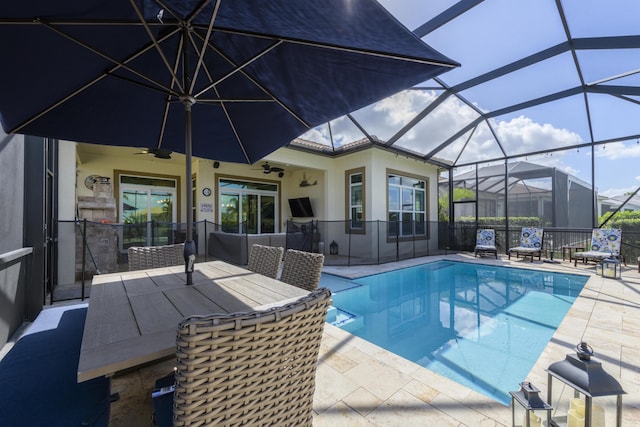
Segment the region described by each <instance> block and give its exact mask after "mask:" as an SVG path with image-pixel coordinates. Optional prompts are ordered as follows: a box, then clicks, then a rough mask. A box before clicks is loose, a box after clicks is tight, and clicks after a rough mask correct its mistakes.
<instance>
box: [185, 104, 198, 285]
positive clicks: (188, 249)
mask: <svg viewBox="0 0 640 427" xmlns="http://www.w3.org/2000/svg"><path fill="white" fill-rule="evenodd" d="M182 102H183V103H184V113H185V132H184V145H185V151H184V152H185V163H186V165H185V169H186V172H185V173H186V180H187V185H186V187H187V237H186V240H185V242H184V262H185V266H184V267H185V273H186V274H187V285H193V267H194V264H195V262H196V244H195V242H194V241H193V180H192V178H191V175H192V173H191V158H192V155H191V106H192V105H193V104H194V103H195V100H194V99H193V98H192V97H185V98H184V99H183V100H182Z"/></svg>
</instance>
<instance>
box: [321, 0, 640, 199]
mask: <svg viewBox="0 0 640 427" xmlns="http://www.w3.org/2000/svg"><path fill="white" fill-rule="evenodd" d="M379 1H380V3H381V4H382V5H383V6H384V7H386V8H387V10H389V11H390V12H391V13H392V14H393V15H394V16H395V17H396V18H397V19H398V20H400V21H401V22H402V23H403V24H404V25H405V26H406V27H408V28H409V29H411V30H415V29H416V28H418V27H420V26H421V25H422V24H423V23H425V22H428V21H429V20H430V19H431V18H433V17H434V16H436V15H438V14H439V13H440V12H442V11H443V10H446V9H447V8H449V7H451V6H452V5H453V4H455V3H456V2H454V1H450V0H429V1H425V0H379ZM562 5H563V7H564V12H565V16H566V18H567V23H568V30H569V33H570V34H571V36H573V37H596V36H597V37H599V36H619V35H635V34H637V32H638V24H637V21H638V17H640V13H639V12H640V3H638V2H637V1H636V0H612V1H608V2H606V3H605V2H602V1H596V0H581V1H575V0H574V1H564V2H563V3H562ZM423 40H424V41H425V42H426V43H427V44H429V45H430V46H431V47H433V48H434V49H436V50H438V51H439V52H441V53H443V54H444V55H446V56H448V57H450V58H452V59H454V60H456V61H458V62H460V63H461V64H462V65H461V67H460V68H458V69H455V70H452V71H449V72H447V73H444V74H442V75H441V76H440V79H441V80H442V81H443V82H444V83H445V84H446V85H448V86H453V85H456V84H459V83H461V82H465V81H467V80H469V79H471V78H473V77H476V76H478V75H482V74H483V73H485V72H488V71H491V70H493V69H495V68H497V67H501V66H504V65H507V64H509V63H511V62H513V61H516V60H518V59H521V58H523V57H526V56H528V55H531V54H534V53H536V52H539V51H541V50H544V49H547V48H550V47H552V46H555V45H557V44H559V43H562V42H565V41H566V34H565V30H564V28H563V26H562V22H561V19H560V16H559V13H558V9H557V7H556V4H555V1H553V0H518V1H513V0H485V1H484V2H482V3H480V4H479V5H478V6H476V7H474V8H473V9H471V10H469V11H467V12H466V13H465V14H464V15H463V16H460V17H458V18H456V19H455V20H452V21H450V22H448V23H446V24H445V25H443V26H442V27H440V28H438V29H436V30H434V31H432V32H431V33H429V34H427V35H426V36H425V37H424V38H423ZM576 56H577V60H578V63H579V66H580V68H579V69H577V68H576V66H575V63H574V58H573V56H572V54H571V52H564V53H562V54H559V55H556V56H553V57H551V58H549V59H547V60H545V61H542V62H540V63H537V64H534V65H532V66H529V67H527V68H524V69H521V70H518V71H516V72H514V73H511V74H507V75H505V76H502V77H499V78H496V79H494V80H490V81H488V82H485V83H483V84H481V85H478V86H475V87H471V88H470V89H468V90H465V91H463V92H462V93H461V94H462V96H464V97H465V98H466V100H468V101H469V102H471V103H472V104H473V105H474V106H475V107H476V108H478V109H479V110H481V111H484V112H489V111H494V110H496V109H501V108H504V107H509V106H511V105H515V104H518V103H520V102H523V101H527V100H529V99H533V98H537V97H541V96H545V95H549V94H553V93H556V92H559V91H563V90H566V89H569V88H573V87H577V86H579V85H580V73H581V74H582V77H583V79H584V81H585V82H586V83H598V82H600V84H607V85H621V86H634V87H637V86H640V73H639V71H640V49H618V50H613V49H598V50H579V51H577V53H576ZM435 86H436V84H435V83H434V82H425V83H424V84H423V85H420V87H422V88H423V89H422V90H412V91H406V92H403V93H401V94H397V95H395V96H393V97H391V98H388V99H385V100H383V101H381V102H379V103H377V104H374V105H372V106H369V107H366V108H364V109H362V110H360V111H357V112H354V113H353V116H354V117H355V118H356V120H358V121H359V122H360V123H361V124H363V126H364V127H365V128H366V129H367V131H368V132H369V134H372V135H376V136H378V137H379V138H381V139H387V138H389V137H391V136H392V135H394V134H395V132H397V131H398V130H399V129H400V128H401V127H402V126H404V125H405V124H406V123H408V122H409V121H410V120H411V119H412V118H413V117H415V115H416V114H417V113H418V112H420V111H422V109H424V107H425V106H427V105H428V104H429V103H430V102H432V101H433V100H434V99H436V98H437V96H438V95H439V94H440V91H437V90H434V88H435ZM587 108H588V109H589V112H590V114H591V125H592V130H593V139H594V140H595V141H606V140H609V139H616V138H623V140H622V141H620V142H609V143H607V144H605V145H601V146H597V147H596V149H595V151H594V152H593V153H592V151H591V149H590V148H589V147H583V148H579V149H578V148H576V147H577V146H579V145H580V144H584V143H588V142H590V141H591V139H592V137H591V134H590V132H589V127H588V121H587V117H588V115H587V112H586V111H587ZM477 117H478V114H477V112H475V111H474V110H473V109H472V108H470V107H469V106H467V105H465V104H464V103H462V102H460V101H459V100H458V99H456V98H454V97H450V98H448V99H447V100H446V101H445V102H444V103H443V104H442V105H441V106H440V107H438V108H437V109H436V110H434V112H433V113H431V114H430V115H429V116H427V118H426V119H425V120H423V121H422V122H421V123H420V124H419V125H418V126H416V127H415V128H414V129H412V130H411V131H410V132H408V133H407V134H406V135H404V136H403V137H401V138H400V139H399V140H398V142H397V145H398V146H401V147H404V148H408V149H411V150H414V151H417V152H419V153H422V154H426V153H429V152H430V151H431V150H432V149H434V148H435V147H437V146H438V145H439V144H441V143H442V142H443V141H446V140H447V139H448V138H450V137H451V136H452V135H453V134H455V133H456V132H457V131H458V130H459V129H461V128H463V127H464V126H465V125H467V124H469V123H471V122H472V121H473V120H474V119H475V118H477ZM639 117H640V97H638V96H627V97H626V99H622V98H620V97H615V96H612V95H606V94H589V95H587V102H585V96H584V95H583V94H582V93H580V94H577V95H575V96H571V97H568V98H564V99H560V100H557V101H554V102H549V103H545V104H542V105H538V106H535V107H532V108H527V109H521V110H517V111H514V112H510V113H508V114H505V115H501V116H497V117H495V118H493V119H491V125H492V127H493V130H494V132H495V134H497V135H498V137H499V138H500V141H501V142H502V143H503V148H504V149H505V151H507V154H508V155H518V154H521V153H527V152H535V151H540V150H546V149H554V148H558V147H574V148H570V149H567V150H565V151H561V152H555V153H553V154H552V155H549V154H547V155H542V156H531V155H529V156H523V157H522V159H523V160H527V161H531V162H535V163H540V164H545V165H550V166H555V167H558V168H560V169H562V170H565V171H567V172H569V173H571V174H572V175H575V176H577V177H578V178H580V179H582V180H584V181H586V182H588V183H590V182H591V168H592V162H591V160H592V157H593V156H595V160H596V162H595V165H596V166H595V177H596V187H597V188H598V191H599V193H600V194H605V195H619V194H624V193H625V192H628V191H634V190H635V189H636V188H638V186H640V168H638V163H639V161H640V143H638V138H637V137H636V136H637V135H640V120H638V118H639ZM331 131H332V134H333V136H334V139H335V138H337V139H338V140H339V142H340V141H342V142H343V143H346V142H350V141H354V140H357V139H360V138H362V137H363V136H364V135H362V133H361V132H360V131H359V130H358V129H357V128H356V127H355V126H354V125H353V124H352V123H350V122H349V121H348V120H345V119H338V120H336V121H334V122H333V123H332V129H331ZM323 133H324V135H323ZM310 134H314V135H313V136H309V137H310V139H313V140H316V141H319V142H320V141H325V142H326V141H328V129H326V128H319V129H316V130H314V131H313V132H311V133H310ZM462 148H464V151H463V153H462V154H461V155H460V154H459V153H460V150H461V149H462ZM499 155H500V148H499V147H498V145H497V143H496V142H495V138H494V137H493V134H492V132H491V130H490V129H489V127H488V126H486V125H480V126H478V127H477V128H476V129H475V130H474V131H473V132H472V133H471V132H469V133H467V134H466V135H464V136H463V137H462V138H460V139H459V140H457V141H454V142H453V144H451V146H450V147H448V148H446V149H444V150H442V151H440V152H438V154H437V155H436V157H439V158H443V159H446V160H449V161H455V160H457V161H458V163H465V162H472V161H477V160H481V159H491V158H496V156H499ZM458 156H459V157H458Z"/></svg>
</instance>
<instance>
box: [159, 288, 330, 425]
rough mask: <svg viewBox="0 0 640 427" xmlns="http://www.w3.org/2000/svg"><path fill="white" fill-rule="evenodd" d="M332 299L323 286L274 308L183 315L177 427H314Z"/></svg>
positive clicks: (179, 338)
mask: <svg viewBox="0 0 640 427" xmlns="http://www.w3.org/2000/svg"><path fill="white" fill-rule="evenodd" d="M330 304H331V292H330V291H329V290H328V289H326V288H321V289H318V290H316V291H315V292H312V293H310V294H308V295H306V296H304V297H302V298H300V299H298V300H296V301H295V302H292V303H290V304H287V305H285V306H282V307H276V308H272V309H270V310H265V311H254V312H249V313H232V314H214V315H208V316H192V317H188V318H186V319H185V320H183V321H182V322H181V324H180V326H179V327H178V333H177V338H176V370H175V386H174V393H173V402H172V403H173V411H172V412H173V425H174V426H201V425H216V426H231V425H234V426H235V425H261V426H296V427H298V426H311V425H312V421H313V419H312V409H313V393H314V389H315V375H316V365H317V362H318V352H319V349H320V341H321V338H322V332H323V328H324V323H325V317H326V312H327V308H328V307H329V305H330ZM169 404H171V401H169Z"/></svg>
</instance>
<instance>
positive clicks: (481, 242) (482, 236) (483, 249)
mask: <svg viewBox="0 0 640 427" xmlns="http://www.w3.org/2000/svg"><path fill="white" fill-rule="evenodd" d="M478 254H480V256H482V255H484V254H493V255H494V256H495V257H496V259H497V258H498V249H496V232H495V230H493V229H478V232H477V233H476V247H475V249H474V256H476V257H477V256H478Z"/></svg>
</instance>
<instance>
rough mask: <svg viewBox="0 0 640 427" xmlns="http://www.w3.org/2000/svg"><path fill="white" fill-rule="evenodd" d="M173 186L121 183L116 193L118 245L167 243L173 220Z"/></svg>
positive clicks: (126, 246)
mask: <svg viewBox="0 0 640 427" xmlns="http://www.w3.org/2000/svg"><path fill="white" fill-rule="evenodd" d="M175 200H176V194H175V190H173V189H163V188H155V187H151V188H148V187H144V186H125V187H122V188H121V193H120V221H121V222H122V223H123V224H124V226H123V229H122V239H121V242H122V243H121V247H120V249H121V250H122V251H126V250H127V249H128V248H129V247H131V246H151V245H168V244H170V243H172V241H171V239H172V231H173V223H174V222H176V206H175V205H176V203H175Z"/></svg>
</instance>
